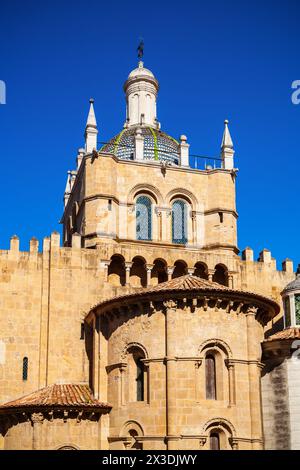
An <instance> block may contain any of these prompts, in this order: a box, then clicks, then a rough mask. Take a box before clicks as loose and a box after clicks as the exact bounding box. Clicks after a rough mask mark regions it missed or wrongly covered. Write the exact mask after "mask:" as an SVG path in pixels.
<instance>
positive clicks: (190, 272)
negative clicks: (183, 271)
mask: <svg viewBox="0 0 300 470" xmlns="http://www.w3.org/2000/svg"><path fill="white" fill-rule="evenodd" d="M187 272H188V274H194V272H195V268H188V270H187Z"/></svg>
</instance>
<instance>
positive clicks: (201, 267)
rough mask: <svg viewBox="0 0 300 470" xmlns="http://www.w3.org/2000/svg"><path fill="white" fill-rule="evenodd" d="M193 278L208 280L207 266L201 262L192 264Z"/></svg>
mask: <svg viewBox="0 0 300 470" xmlns="http://www.w3.org/2000/svg"><path fill="white" fill-rule="evenodd" d="M194 268H195V269H194V276H197V277H200V278H201V279H208V266H207V264H206V263H204V262H203V261H197V263H195V264H194Z"/></svg>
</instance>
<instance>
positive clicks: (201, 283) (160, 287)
mask: <svg viewBox="0 0 300 470" xmlns="http://www.w3.org/2000/svg"><path fill="white" fill-rule="evenodd" d="M199 289H215V290H229V288H228V287H226V286H222V285H221V284H218V283H217V282H212V281H207V280H206V279H202V278H200V277H198V276H193V275H191V274H186V275H185V276H180V277H176V278H175V279H171V280H170V281H166V282H161V283H160V284H157V285H156V286H154V287H148V288H146V289H143V292H145V291H147V292H158V291H164V290H199Z"/></svg>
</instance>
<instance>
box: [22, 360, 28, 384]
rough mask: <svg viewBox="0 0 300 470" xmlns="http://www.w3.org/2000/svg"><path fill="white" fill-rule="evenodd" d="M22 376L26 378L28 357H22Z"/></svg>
mask: <svg viewBox="0 0 300 470" xmlns="http://www.w3.org/2000/svg"><path fill="white" fill-rule="evenodd" d="M22 378H23V380H27V379H28V357H23V369H22Z"/></svg>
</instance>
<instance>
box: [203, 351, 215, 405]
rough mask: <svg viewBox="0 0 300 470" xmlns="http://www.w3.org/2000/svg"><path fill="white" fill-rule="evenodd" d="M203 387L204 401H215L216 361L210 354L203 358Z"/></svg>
mask: <svg viewBox="0 0 300 470" xmlns="http://www.w3.org/2000/svg"><path fill="white" fill-rule="evenodd" d="M205 385H206V399H207V400H216V399H217V384H216V361H215V358H214V356H213V355H212V354H207V356H206V357H205Z"/></svg>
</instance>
